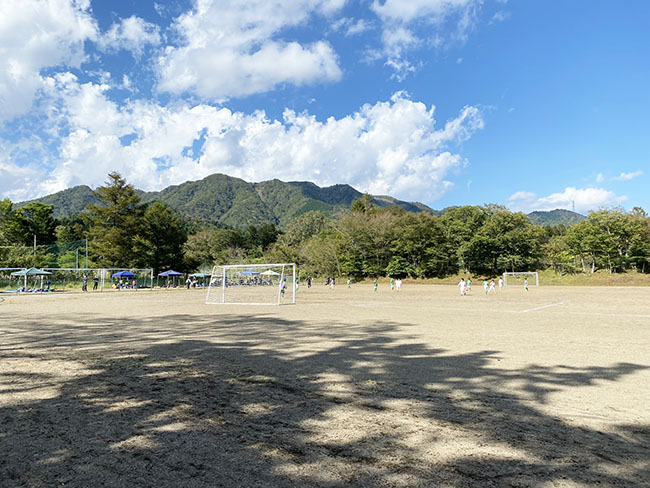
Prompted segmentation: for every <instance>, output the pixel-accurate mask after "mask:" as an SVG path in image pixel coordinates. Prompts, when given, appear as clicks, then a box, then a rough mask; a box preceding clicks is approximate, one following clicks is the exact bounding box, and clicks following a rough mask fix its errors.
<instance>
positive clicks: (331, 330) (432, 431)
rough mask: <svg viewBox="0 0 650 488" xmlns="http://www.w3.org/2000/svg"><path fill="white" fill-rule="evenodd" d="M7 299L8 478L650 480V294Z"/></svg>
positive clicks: (332, 482)
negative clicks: (216, 300)
mask: <svg viewBox="0 0 650 488" xmlns="http://www.w3.org/2000/svg"><path fill="white" fill-rule="evenodd" d="M458 295H459V293H458V289H457V288H455V287H452V286H436V285H419V286H417V285H409V284H406V285H405V289H404V291H403V292H402V293H399V294H398V293H396V292H391V291H390V290H389V289H388V287H387V286H386V285H381V286H380V288H379V292H378V293H376V294H375V293H373V292H372V287H371V286H370V285H356V286H353V288H352V289H350V290H348V289H346V288H345V287H342V286H339V287H338V288H337V289H335V290H329V289H327V288H325V287H324V286H322V285H321V286H316V287H313V288H312V289H310V290H307V289H306V288H305V287H301V289H300V291H299V301H298V303H297V304H296V305H294V306H281V307H272V306H262V307H259V306H258V307H244V306H219V305H210V306H208V305H204V303H203V301H204V299H205V294H204V292H202V291H194V290H190V291H187V290H165V291H156V292H150V291H143V290H139V291H137V292H104V293H95V294H92V293H88V294H81V293H76V294H73V293H70V294H63V295H59V296H56V295H49V296H48V295H45V296H16V295H10V296H9V295H8V296H4V297H3V298H4V301H2V299H1V298H0V301H2V302H1V303H0V453H1V456H0V486H3V487H4V486H11V487H14V486H28V487H41V486H73V487H90V486H92V487H95V486H111V487H112V486H115V487H118V486H120V487H121V486H152V487H157V488H164V487H213V486H226V487H231V486H245V487H253V486H260V487H262V486H263V487H291V486H305V487H306V486H324V487H338V486H368V487H379V486H390V487H415V486H427V487H432V486H439V487H465V486H467V487H485V486H518V487H527V486H530V487H533V486H534V487H540V486H541V487H578V486H581V487H582V486H584V487H586V486H589V487H591V486H621V487H635V486H638V487H641V486H643V487H647V486H650V388H649V385H650V288H629V287H628V288H571V287H562V288H560V287H558V288H554V287H543V286H542V287H539V288H537V289H536V288H532V289H531V291H530V292H525V291H524V290H523V289H522V288H521V287H516V288H513V287H509V288H508V289H506V290H504V291H503V292H502V293H496V294H493V295H488V296H485V295H483V294H482V293H480V292H479V291H478V290H477V289H474V290H473V292H472V294H471V295H470V296H467V297H460V296H458Z"/></svg>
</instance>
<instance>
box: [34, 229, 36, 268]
mask: <svg viewBox="0 0 650 488" xmlns="http://www.w3.org/2000/svg"><path fill="white" fill-rule="evenodd" d="M34 266H36V234H34Z"/></svg>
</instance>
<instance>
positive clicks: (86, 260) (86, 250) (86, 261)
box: [86, 237, 88, 269]
mask: <svg viewBox="0 0 650 488" xmlns="http://www.w3.org/2000/svg"><path fill="white" fill-rule="evenodd" d="M86 269H88V238H87V237H86Z"/></svg>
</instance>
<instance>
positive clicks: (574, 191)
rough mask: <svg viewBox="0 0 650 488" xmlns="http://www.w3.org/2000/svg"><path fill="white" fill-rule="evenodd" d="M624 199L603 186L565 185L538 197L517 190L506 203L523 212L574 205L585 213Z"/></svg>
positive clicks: (564, 207) (580, 211) (577, 210)
mask: <svg viewBox="0 0 650 488" xmlns="http://www.w3.org/2000/svg"><path fill="white" fill-rule="evenodd" d="M626 200H627V197H625V196H617V195H616V194H615V193H614V192H611V191H609V190H605V189H604V188H573V187H567V188H565V190H564V191H563V192H561V193H553V194H551V195H548V196H545V197H539V196H537V195H536V194H535V193H532V192H528V191H518V192H516V193H514V194H513V195H511V196H510V197H509V198H508V200H507V204H508V206H509V207H510V208H512V209H513V210H521V211H523V212H532V211H534V210H555V209H558V208H562V209H567V210H572V209H573V206H574V205H575V209H576V212H579V213H586V212H588V211H589V210H596V209H598V208H600V207H611V206H617V205H621V204H622V203H623V202H625V201H626Z"/></svg>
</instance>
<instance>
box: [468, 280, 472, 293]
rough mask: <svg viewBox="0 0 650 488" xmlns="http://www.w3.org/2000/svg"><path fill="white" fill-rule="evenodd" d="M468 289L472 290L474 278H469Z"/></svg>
mask: <svg viewBox="0 0 650 488" xmlns="http://www.w3.org/2000/svg"><path fill="white" fill-rule="evenodd" d="M467 291H472V278H467Z"/></svg>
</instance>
